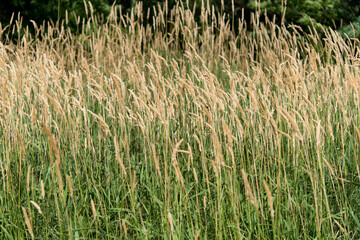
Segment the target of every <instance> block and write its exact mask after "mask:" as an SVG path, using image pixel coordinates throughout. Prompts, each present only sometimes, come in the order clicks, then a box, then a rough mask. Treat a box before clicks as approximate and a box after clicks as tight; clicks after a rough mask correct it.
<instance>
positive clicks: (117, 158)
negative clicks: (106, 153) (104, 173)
mask: <svg viewBox="0 0 360 240" xmlns="http://www.w3.org/2000/svg"><path fill="white" fill-rule="evenodd" d="M114 145H115V156H116V161H117V162H118V163H119V164H120V167H121V170H122V173H123V174H124V175H125V176H126V168H125V165H124V162H123V160H122V158H121V157H120V150H119V144H118V141H117V137H116V136H115V137H114Z"/></svg>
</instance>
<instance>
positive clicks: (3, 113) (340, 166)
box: [0, 5, 360, 239]
mask: <svg viewBox="0 0 360 240" xmlns="http://www.w3.org/2000/svg"><path fill="white" fill-rule="evenodd" d="M89 12H90V13H91V14H90V15H91V18H90V19H88V20H86V21H85V20H84V21H83V22H82V21H79V29H82V30H81V31H82V32H80V34H79V35H76V36H75V35H72V34H71V32H70V30H69V29H68V28H67V25H66V21H65V22H63V23H61V24H57V25H56V26H54V25H51V24H50V23H46V24H45V25H41V26H37V25H36V26H35V35H34V34H33V35H32V34H30V33H29V32H28V31H26V29H25V28H24V27H22V26H21V24H20V21H17V22H14V23H12V25H10V26H9V27H8V29H7V30H5V31H0V32H1V34H0V38H1V39H3V43H1V45H0V89H1V93H0V96H1V97H0V156H1V158H0V184H1V190H0V229H1V230H0V238H1V239H24V238H34V239H36V238H37V239H43V238H45V239H55V238H61V239H69V238H70V239H121V238H129V239H154V238H166V239H215V238H216V239H242V238H244V239H284V238H285V239H315V238H317V239H328V238H330V239H333V238H341V239H358V238H359V237H360V235H359V234H360V233H359V229H360V209H359V206H360V200H359V199H360V171H359V156H360V149H359V143H360V133H359V130H358V129H359V128H360V127H359V124H360V116H359V110H360V109H359V103H360V99H359V90H360V84H359V79H360V74H359V73H360V68H359V61H360V58H359V56H358V52H359V47H358V45H359V43H358V41H356V40H350V39H348V40H347V41H344V40H343V39H342V38H341V37H340V36H339V35H338V34H337V33H335V32H333V31H332V30H324V31H325V32H324V36H325V37H324V39H320V37H319V34H317V33H316V32H314V33H313V34H310V35H308V34H300V33H299V32H301V30H299V28H298V27H294V26H292V27H291V26H290V27H288V28H286V27H285V26H276V25H273V24H272V23H271V22H270V21H266V22H265V23H260V22H259V16H258V15H257V14H255V15H254V16H253V18H252V19H253V21H252V22H251V23H245V22H243V21H241V20H239V28H238V29H234V30H233V29H231V27H230V24H229V22H225V20H224V19H225V18H223V17H221V16H220V15H218V14H217V13H215V12H213V11H212V10H211V9H208V8H206V7H204V8H203V9H202V13H201V21H200V22H201V24H198V23H196V22H195V20H194V13H193V12H192V10H189V9H187V8H184V7H183V6H179V5H177V6H176V7H175V8H174V9H161V8H160V7H159V8H158V9H157V11H156V12H157V13H156V15H155V17H154V19H152V25H150V24H147V25H146V24H144V22H145V20H146V14H145V13H146V11H143V10H142V8H141V5H137V7H136V8H135V9H133V11H132V12H131V13H129V14H127V15H126V16H125V15H122V14H120V13H121V10H120V9H113V11H112V12H111V14H110V16H109V17H108V20H107V22H106V23H105V24H103V25H101V24H99V23H98V22H99V21H98V19H97V17H96V16H94V15H93V13H92V11H91V8H90V9H89ZM81 24H82V25H81ZM249 29H252V31H250V30H249ZM0 30H1V29H0ZM14 33H15V35H16V33H18V34H17V36H22V37H21V38H20V39H19V41H18V43H17V44H14V43H12V42H11V41H10V39H11V36H14V35H13V34H14Z"/></svg>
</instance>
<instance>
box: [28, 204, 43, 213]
mask: <svg viewBox="0 0 360 240" xmlns="http://www.w3.org/2000/svg"><path fill="white" fill-rule="evenodd" d="M30 203H31V204H32V205H34V207H35V208H36V209H37V210H38V212H39V213H40V214H43V213H42V211H41V208H40V206H39V205H38V204H37V203H36V202H34V201H30Z"/></svg>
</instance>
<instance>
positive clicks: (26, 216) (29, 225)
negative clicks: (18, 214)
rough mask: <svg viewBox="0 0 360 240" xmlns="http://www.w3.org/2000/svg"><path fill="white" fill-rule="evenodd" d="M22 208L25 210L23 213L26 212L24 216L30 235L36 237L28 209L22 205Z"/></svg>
mask: <svg viewBox="0 0 360 240" xmlns="http://www.w3.org/2000/svg"><path fill="white" fill-rule="evenodd" d="M21 208H22V211H23V214H24V218H25V223H26V226H27V228H28V231H29V233H30V236H31V238H34V237H35V235H34V232H33V228H32V224H31V222H30V220H29V217H28V214H27V212H26V209H25V208H24V207H21Z"/></svg>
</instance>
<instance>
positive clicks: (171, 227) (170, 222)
mask: <svg viewBox="0 0 360 240" xmlns="http://www.w3.org/2000/svg"><path fill="white" fill-rule="evenodd" d="M167 218H168V221H169V224H170V230H171V236H172V237H174V221H173V218H172V215H171V213H170V212H168V214H167Z"/></svg>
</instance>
